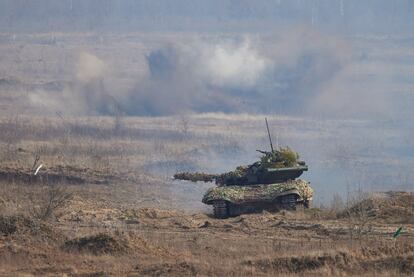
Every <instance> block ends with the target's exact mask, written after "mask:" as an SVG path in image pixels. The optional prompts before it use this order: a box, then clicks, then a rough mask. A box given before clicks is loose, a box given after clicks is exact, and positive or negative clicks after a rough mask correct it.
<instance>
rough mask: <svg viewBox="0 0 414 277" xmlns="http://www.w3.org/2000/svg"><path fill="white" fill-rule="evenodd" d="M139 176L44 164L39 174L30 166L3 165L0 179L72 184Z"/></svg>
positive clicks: (97, 182)
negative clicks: (35, 173)
mask: <svg viewBox="0 0 414 277" xmlns="http://www.w3.org/2000/svg"><path fill="white" fill-rule="evenodd" d="M136 178H137V177H136V176H135V175H134V174H130V173H125V174H124V173H122V174H121V173H108V172H101V171H98V170H93V169H89V168H78V167H74V166H69V165H66V166H62V165H57V166H53V167H47V166H44V167H42V168H41V169H40V171H39V173H38V174H37V175H34V172H33V170H30V169H28V168H14V167H2V168H0V180H3V181H7V182H23V183H39V182H45V181H46V182H48V183H59V182H65V183H70V184H84V183H90V184H109V183H110V182H112V181H115V180H116V181H127V180H135V179H136Z"/></svg>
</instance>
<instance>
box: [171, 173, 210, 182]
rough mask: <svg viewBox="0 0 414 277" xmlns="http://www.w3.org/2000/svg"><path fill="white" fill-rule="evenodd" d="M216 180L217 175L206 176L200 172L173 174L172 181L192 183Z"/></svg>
mask: <svg viewBox="0 0 414 277" xmlns="http://www.w3.org/2000/svg"><path fill="white" fill-rule="evenodd" d="M217 178H218V175H217V174H207V173H202V172H194V173H191V172H180V173H177V174H174V179H176V180H184V181H192V182H198V181H201V182H213V181H215V180H216V179H217Z"/></svg>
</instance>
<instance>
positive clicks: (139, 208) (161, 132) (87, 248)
mask: <svg viewBox="0 0 414 277" xmlns="http://www.w3.org/2000/svg"><path fill="white" fill-rule="evenodd" d="M215 116H217V115H215ZM224 118H225V117H224ZM45 120H47V121H48V123H47V125H46V124H45V123H44V122H43V121H41V122H40V123H39V121H37V120H31V119H28V118H24V117H22V118H18V119H16V120H13V121H8V120H3V121H0V131H1V128H5V130H9V131H7V132H3V134H7V137H5V138H4V137H2V136H0V141H1V143H2V147H1V149H0V150H1V151H2V154H4V157H5V158H4V160H3V161H2V162H1V163H0V215H1V216H0V276H19V275H21V274H27V275H41V276H62V275H66V276H106V275H114V276H165V275H169V276H194V275H200V276H223V275H225V276H274V275H282V276H283V275H293V276H295V275H300V276H303V275H309V274H318V275H324V276H327V275H328V276H329V275H331V276H337V275H343V276H347V275H361V274H366V275H376V276H395V275H410V274H411V273H412V271H413V262H414V249H413V247H412V245H413V241H414V240H413V238H414V225H413V224H414V223H413V221H412V218H413V203H414V195H413V194H412V193H406V192H387V193H381V194H373V195H367V197H365V196H364V197H361V198H359V199H355V201H354V200H352V201H350V200H348V201H346V202H344V201H343V203H342V204H341V205H340V202H341V201H339V196H338V197H337V199H336V200H335V205H331V206H329V207H325V208H320V209H319V208H314V209H310V210H306V211H305V212H296V213H294V212H289V211H282V212H280V213H269V212H263V213H260V214H251V215H242V216H238V217H235V218H229V219H225V220H218V219H214V218H212V217H211V215H210V211H209V210H207V208H206V207H205V206H202V204H201V203H200V198H201V195H202V194H203V192H204V191H205V190H206V189H207V188H208V187H210V186H212V184H202V183H197V184H191V183H177V181H172V180H170V179H168V178H165V177H170V176H172V173H174V171H175V170H176V169H177V168H180V167H184V168H187V169H188V168H191V167H194V168H195V169H203V168H204V167H205V166H206V164H208V163H210V162H211V159H209V158H208V155H209V154H211V152H209V151H211V149H217V151H219V152H220V151H228V153H237V151H242V150H241V149H242V148H241V147H240V146H239V142H238V141H239V140H237V139H236V138H237V137H240V135H239V134H238V133H237V132H241V131H238V129H237V128H236V127H234V128H233V127H232V130H233V132H235V135H233V136H227V137H226V135H225V134H226V133H225V132H223V129H224V127H225V126H226V124H227V123H226V120H227V122H229V121H230V122H232V123H234V122H235V121H237V120H239V119H237V118H232V117H227V118H226V120H224V122H223V120H216V119H214V116H213V117H212V118H208V116H207V118H203V120H201V121H197V120H198V119H197V116H194V117H189V118H188V119H186V120H185V124H184V125H183V126H182V125H180V124H182V123H180V122H181V121H182V120H183V119H182V118H158V119H156V118H150V119H144V118H126V119H123V124H122V125H121V126H118V127H116V128H117V130H116V132H114V131H113V128H114V127H113V124H112V123H113V122H112V119H110V118H95V119H91V118H88V119H67V121H66V122H65V123H64V124H62V122H61V119H60V118H48V119H45ZM244 120H245V125H246V126H253V125H255V124H253V123H254V122H256V121H258V120H259V118H249V119H246V118H245V119H244ZM250 120H252V121H250ZM194 122H196V123H194ZM252 122H253V123H252ZM175 124H176V125H175ZM203 124H205V125H204V126H203ZM230 125H231V124H230ZM62 126H65V127H62ZM68 126H69V127H68ZM231 126H233V125H231ZM67 128H70V132H67V131H65V130H67ZM251 128H256V127H251ZM257 128H258V127H257ZM1 133H2V132H0V134H1ZM247 133H249V134H250V137H249V134H247V135H246V136H248V138H249V139H255V136H257V135H255V134H254V132H249V131H248V132H247ZM256 139H257V138H256ZM229 149H230V150H229ZM213 154H214V153H213ZM206 155H207V156H206ZM195 157H197V158H195ZM229 157H230V154H229ZM34 164H35V165H34ZM39 164H43V165H44V167H42V168H41V169H40V170H39V172H38V174H37V175H36V176H35V175H34V173H33V170H34V168H35V167H38V165H39ZM401 225H402V226H403V232H402V234H401V236H400V237H398V238H397V239H396V240H392V239H391V234H392V233H393V232H394V231H395V230H396V228H397V227H399V226H401Z"/></svg>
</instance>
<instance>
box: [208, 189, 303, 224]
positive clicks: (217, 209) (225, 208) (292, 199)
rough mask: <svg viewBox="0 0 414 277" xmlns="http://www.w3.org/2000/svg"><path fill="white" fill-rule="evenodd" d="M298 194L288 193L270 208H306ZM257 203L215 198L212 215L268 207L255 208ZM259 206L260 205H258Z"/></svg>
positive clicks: (234, 213) (233, 213)
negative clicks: (248, 203) (238, 203)
mask: <svg viewBox="0 0 414 277" xmlns="http://www.w3.org/2000/svg"><path fill="white" fill-rule="evenodd" d="M297 200H298V196H297V195H295V194H289V195H285V196H282V197H281V198H279V199H278V202H277V203H274V204H271V206H272V207H271V208H272V210H274V209H275V210H301V209H303V208H308V207H307V205H306V203H302V202H298V201H297ZM255 206H257V205H252V206H248V205H234V204H232V203H229V202H227V201H224V200H217V201H214V203H213V210H214V217H215V218H221V219H223V218H228V217H231V216H239V215H241V214H244V213H252V212H259V211H262V210H266V209H267V208H269V207H262V209H260V208H255ZM259 206H260V205H259Z"/></svg>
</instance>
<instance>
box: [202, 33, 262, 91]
mask: <svg viewBox="0 0 414 277" xmlns="http://www.w3.org/2000/svg"><path fill="white" fill-rule="evenodd" d="M200 64H201V66H204V69H205V72H204V73H205V74H206V75H207V76H205V77H207V79H208V80H209V81H210V82H211V83H212V84H213V85H216V86H225V87H252V86H254V85H256V83H257V81H258V79H259V78H260V76H261V75H262V74H263V73H264V71H265V70H266V68H267V67H268V66H269V61H268V60H267V59H266V58H265V57H263V56H261V55H260V54H259V53H258V52H257V51H256V50H255V49H254V48H253V47H252V45H251V42H250V41H249V40H245V41H243V42H242V43H241V44H240V45H234V44H230V43H227V44H215V45H214V44H213V45H208V46H207V47H204V53H203V60H201V61H200Z"/></svg>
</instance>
